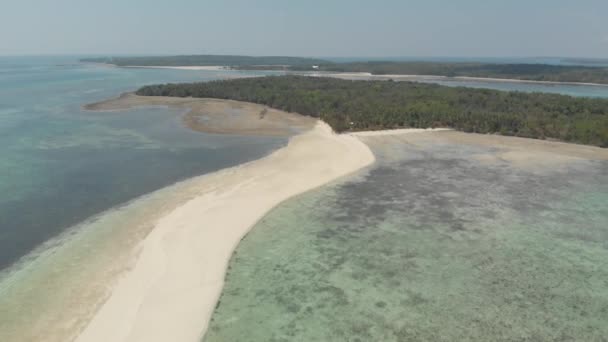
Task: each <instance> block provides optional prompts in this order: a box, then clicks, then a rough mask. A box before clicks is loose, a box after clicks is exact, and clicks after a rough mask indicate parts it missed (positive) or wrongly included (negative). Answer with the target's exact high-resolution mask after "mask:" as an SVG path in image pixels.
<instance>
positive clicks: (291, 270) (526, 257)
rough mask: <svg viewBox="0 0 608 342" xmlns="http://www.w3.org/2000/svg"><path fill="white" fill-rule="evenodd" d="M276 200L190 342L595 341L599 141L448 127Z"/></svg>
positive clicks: (603, 328)
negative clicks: (199, 339) (200, 335)
mask: <svg viewBox="0 0 608 342" xmlns="http://www.w3.org/2000/svg"><path fill="white" fill-rule="evenodd" d="M362 139H363V140H364V141H365V142H366V143H367V144H368V145H369V146H370V147H371V149H372V151H373V152H374V154H375V155H376V158H377V162H376V164H375V165H374V166H372V167H369V168H368V169H367V170H365V171H363V172H360V173H358V174H356V175H353V176H351V177H348V178H346V179H342V180H340V181H338V182H335V183H333V184H332V185H330V186H326V187H323V188H320V189H317V190H314V191H311V192H308V193H306V194H303V195H300V196H299V197H297V198H295V199H292V200H289V201H288V202H285V203H284V204H282V205H280V206H278V207H277V208H275V209H274V210H273V211H272V212H271V213H269V214H268V215H267V216H266V217H265V218H264V219H262V220H261V221H260V222H259V223H258V224H257V226H256V227H254V229H253V230H252V231H251V232H250V233H249V234H248V235H247V236H246V237H245V238H244V239H243V241H242V242H241V244H240V245H239V247H238V248H237V250H236V251H235V253H234V255H233V257H232V260H231V263H230V266H229V271H228V274H227V277H226V284H225V287H224V291H223V294H222V296H221V299H220V301H219V302H218V303H217V306H216V310H215V313H214V315H213V316H212V320H211V323H210V326H209V329H208V331H207V334H206V336H205V338H204V340H205V341H605V338H606V336H608V324H606V322H608V264H607V263H606V260H608V224H607V223H608V205H607V204H608V160H607V159H608V158H607V157H608V154H607V153H608V152H607V151H606V150H602V149H598V148H593V147H584V146H578V145H570V144H561V143H553V142H544V141H531V140H527V139H518V138H509V137H497V136H487V135H475V134H465V133H460V132H453V131H441V132H423V133H411V134H403V135H394V136H371V137H362Z"/></svg>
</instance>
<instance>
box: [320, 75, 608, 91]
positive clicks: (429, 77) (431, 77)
mask: <svg viewBox="0 0 608 342" xmlns="http://www.w3.org/2000/svg"><path fill="white" fill-rule="evenodd" d="M309 76H319V77H321V76H325V77H336V78H346V77H367V78H371V79H385V78H393V79H394V78H396V79H399V78H401V79H408V80H412V81H414V82H415V81H416V80H417V79H426V80H428V81H450V80H456V81H479V82H503V83H524V84H525V83H527V84H545V85H573V86H593V87H608V84H603V83H588V82H556V81H535V80H522V79H517V78H495V77H473V76H453V77H450V76H441V75H399V74H386V75H377V74H372V73H369V72H345V73H334V72H328V74H325V75H324V74H323V73H316V74H309Z"/></svg>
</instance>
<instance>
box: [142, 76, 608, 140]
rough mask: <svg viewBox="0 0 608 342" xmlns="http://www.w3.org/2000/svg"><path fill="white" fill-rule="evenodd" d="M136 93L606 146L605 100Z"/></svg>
mask: <svg viewBox="0 0 608 342" xmlns="http://www.w3.org/2000/svg"><path fill="white" fill-rule="evenodd" d="M136 94H137V95H142V96H169V97H195V98H217V99H230V100H237V101H245V102H253V103H257V104H261V105H265V106H268V107H270V108H275V109H278V110H283V111H287V112H297V113H299V114H302V115H306V116H312V117H315V118H320V119H322V120H323V121H325V122H327V123H328V124H329V125H330V126H331V127H332V128H333V130H335V131H336V132H346V131H363V130H381V129H396V128H436V127H447V128H453V129H456V130H460V131H464V132H473V133H491V134H501V135H508V136H518V137H525V138H536V139H553V140H560V141H565V142H573V143H580V144H587V145H595V146H601V147H608V100H606V99H594V98H579V97H570V96H564V95H556V94H543V93H522V92H504V91H497V90H488V89H471V88H464V87H447V86H441V85H435V84H423V83H414V82H393V81H390V80H389V81H351V80H342V79H335V78H324V77H308V76H293V75H291V76H270V77H256V78H245V79H233V80H219V81H212V82H200V83H186V84H162V85H150V86H145V87H142V88H140V89H139V90H138V91H137V92H136Z"/></svg>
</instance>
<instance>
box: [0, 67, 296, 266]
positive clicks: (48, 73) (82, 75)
mask: <svg viewBox="0 0 608 342" xmlns="http://www.w3.org/2000/svg"><path fill="white" fill-rule="evenodd" d="M234 74H238V73H236V72H232V73H230V75H232V76H234ZM226 76H227V74H226V73H225V72H224V73H221V72H209V71H206V72H205V71H200V72H198V71H195V72H193V71H179V70H154V69H121V68H113V67H107V66H97V65H85V64H79V63H77V58H75V57H11V58H8V57H2V58H0V145H1V146H2V149H0V194H1V195H0V269H2V268H4V267H7V266H9V265H11V264H12V263H13V262H15V261H16V260H18V259H19V258H20V257H22V256H23V255H25V254H27V253H28V252H29V251H31V250H32V249H33V248H35V247H36V246H38V245H40V244H41V243H42V242H44V241H46V240H48V239H49V238H52V237H53V236H56V235H57V234H59V233H60V232H62V231H64V230H65V229H66V228H68V227H70V226H73V225H75V224H77V223H79V222H81V221H83V220H84V219H86V218H88V217H91V216H92V215H95V214H97V213H99V212H101V211H104V210H106V209H109V208H111V207H113V206H115V205H118V204H121V203H124V202H126V201H128V200H131V199H133V198H135V197H137V196H140V195H143V194H145V193H148V192H151V191H153V190H156V189H159V188H161V187H164V186H167V185H170V184H172V183H175V182H176V181H179V180H182V179H185V178H189V177H192V176H195V175H200V174H203V173H207V172H211V171H215V170H218V169H221V168H225V167H228V166H233V165H236V164H240V163H242V162H244V161H249V160H253V159H257V158H259V157H261V156H263V155H265V154H267V153H268V152H269V151H271V150H273V149H276V148H277V147H280V146H282V145H283V144H284V143H285V141H286V139H277V138H261V137H237V136H218V135H206V134H201V133H194V132H191V131H190V130H188V129H186V128H184V127H183V126H182V125H181V123H180V119H179V117H180V114H181V113H179V112H176V111H170V110H167V109H161V108H154V109H150V108H148V109H138V110H131V111H129V112H114V113H108V112H105V113H95V112H85V111H82V110H81V106H82V105H83V104H86V103H90V102H94V101H99V100H102V99H106V98H108V97H113V96H117V95H118V94H120V93H121V92H124V91H130V90H134V89H137V87H139V86H142V85H144V84H150V83H159V82H180V81H195V80H210V79H217V78H222V77H226Z"/></svg>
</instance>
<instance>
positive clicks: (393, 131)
mask: <svg viewBox="0 0 608 342" xmlns="http://www.w3.org/2000/svg"><path fill="white" fill-rule="evenodd" d="M451 130H452V129H451V128H399V129H384V130H379V131H362V132H353V133H349V134H350V135H354V136H357V137H375V136H384V135H399V134H408V133H423V132H437V131H451Z"/></svg>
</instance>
